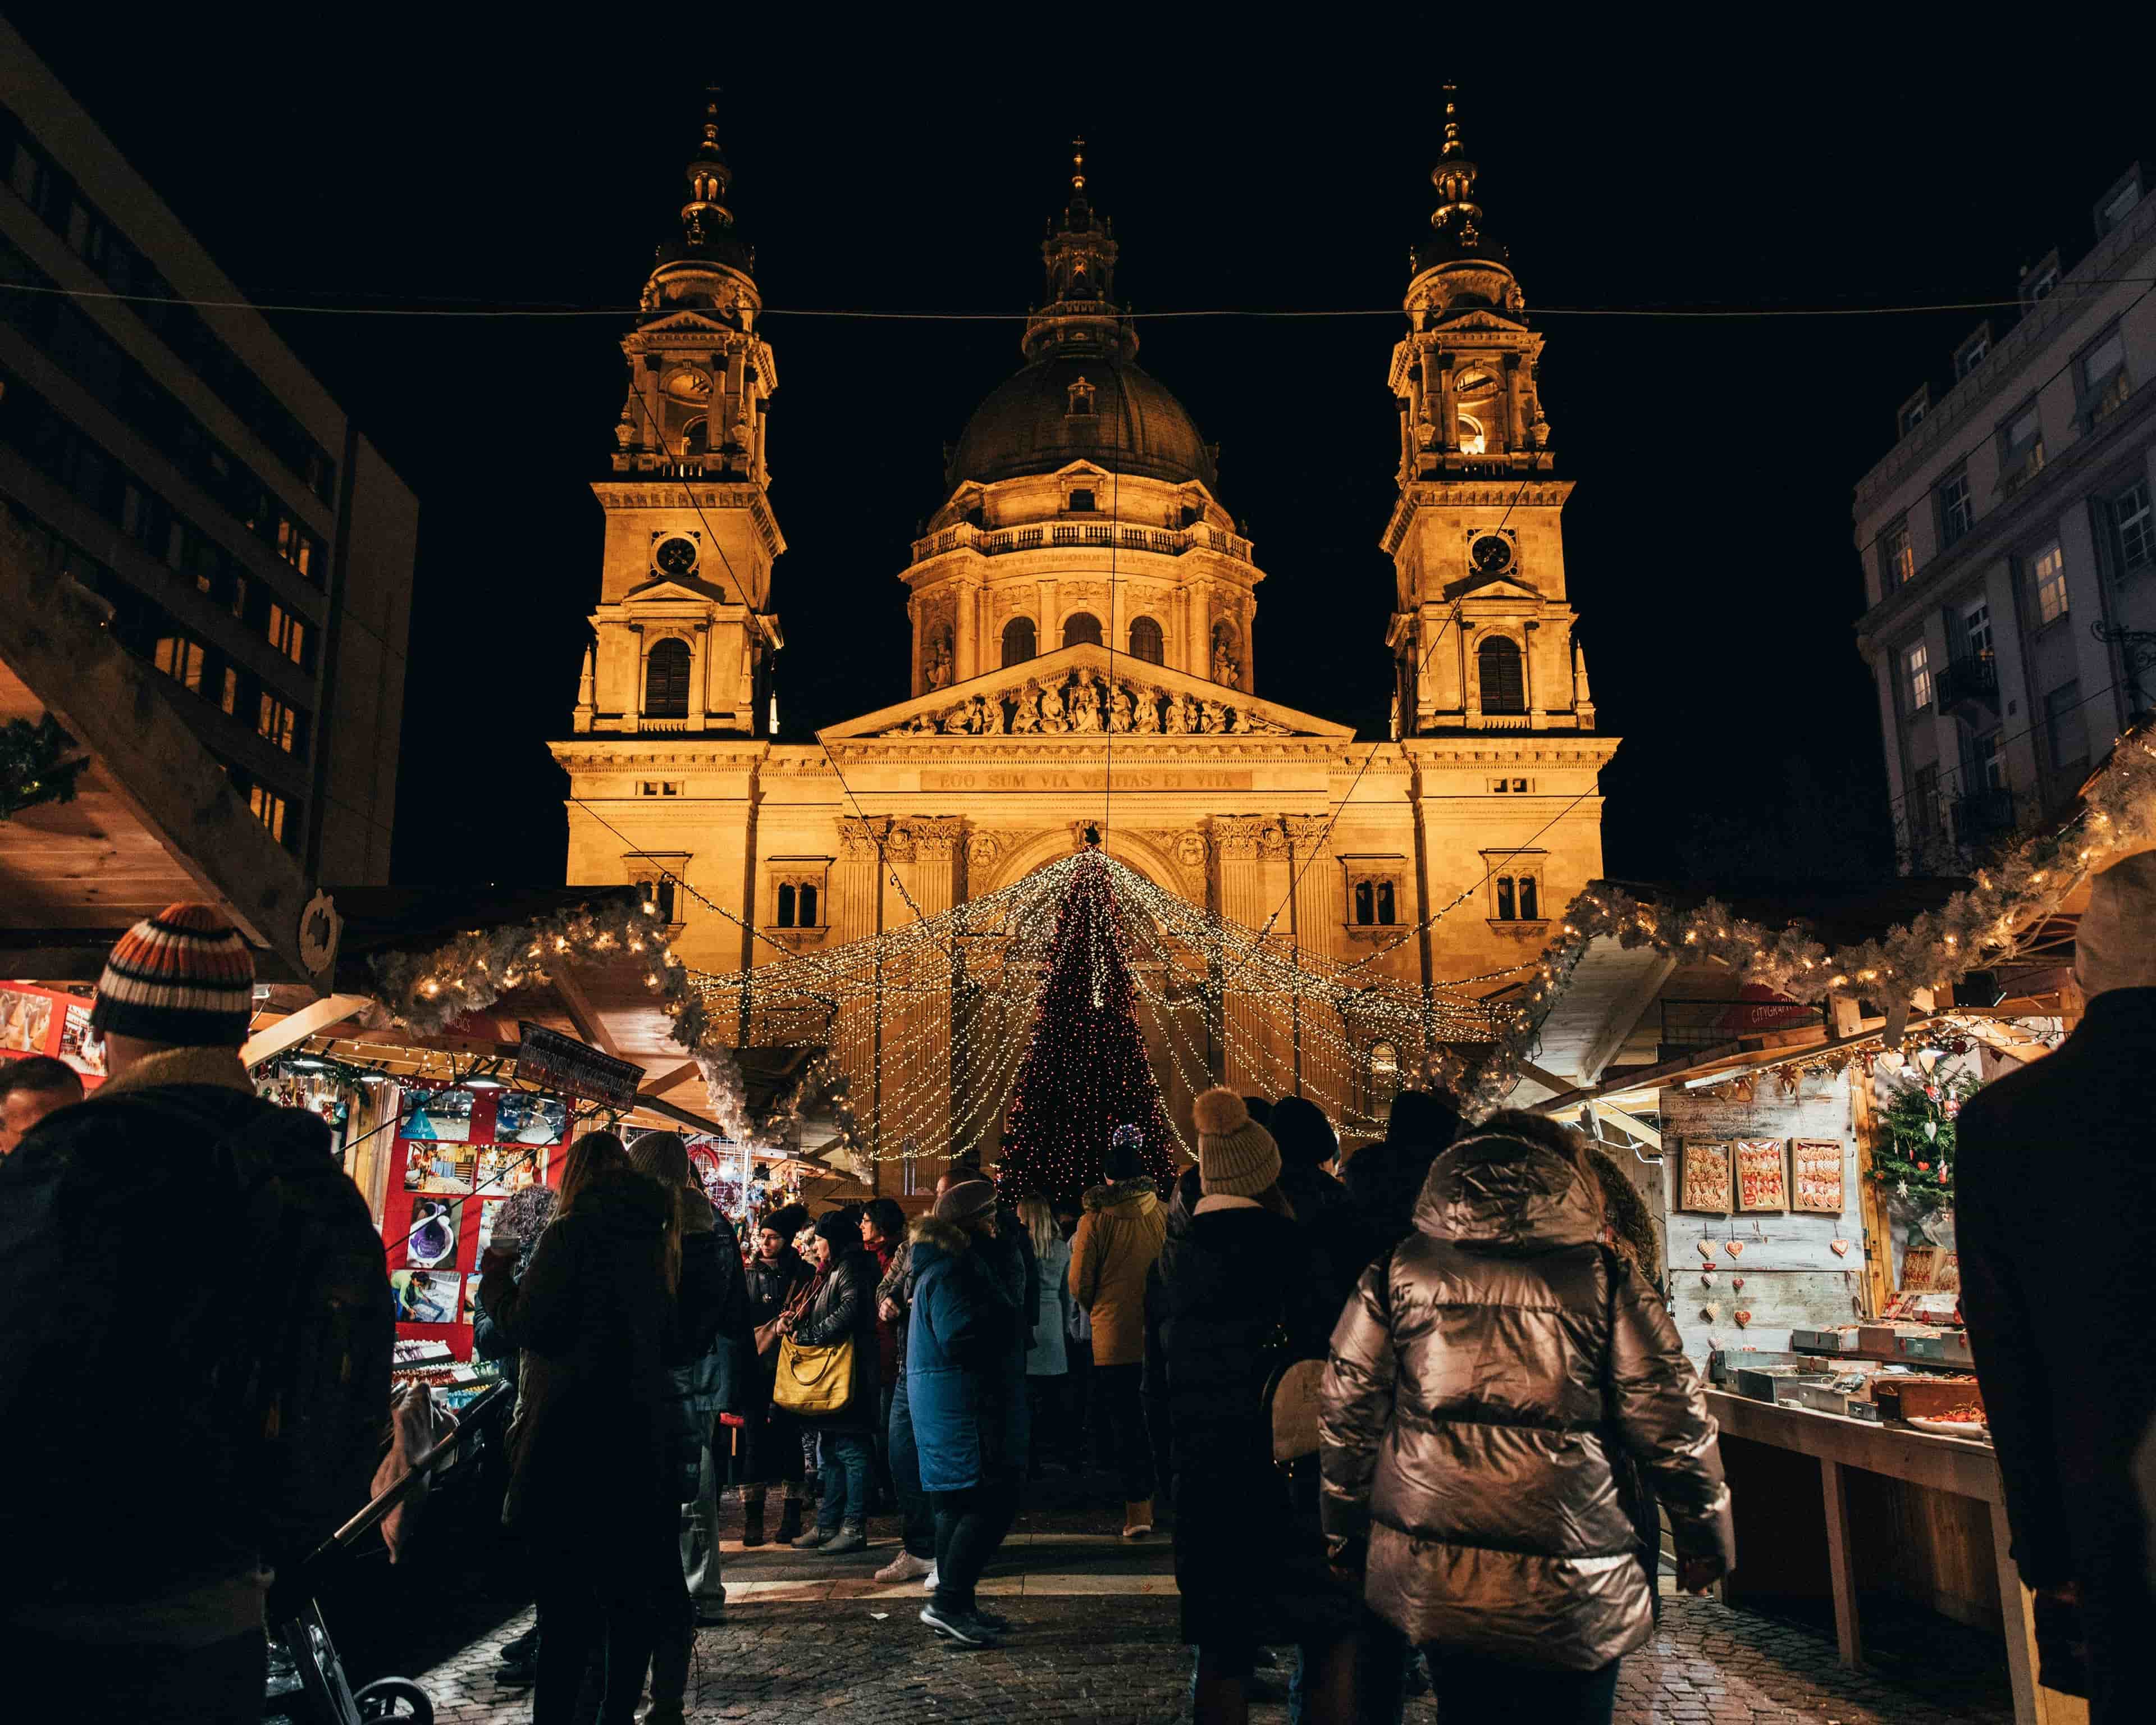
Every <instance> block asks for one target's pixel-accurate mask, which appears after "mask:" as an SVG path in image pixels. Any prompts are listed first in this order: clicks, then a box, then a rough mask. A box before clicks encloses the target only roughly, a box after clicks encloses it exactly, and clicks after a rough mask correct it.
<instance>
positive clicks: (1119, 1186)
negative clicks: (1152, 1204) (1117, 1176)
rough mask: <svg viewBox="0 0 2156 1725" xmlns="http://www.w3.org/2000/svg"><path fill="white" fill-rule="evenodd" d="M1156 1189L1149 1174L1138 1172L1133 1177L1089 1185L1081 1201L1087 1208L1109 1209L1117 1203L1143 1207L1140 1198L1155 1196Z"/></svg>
mask: <svg viewBox="0 0 2156 1725" xmlns="http://www.w3.org/2000/svg"><path fill="white" fill-rule="evenodd" d="M1158 1191H1159V1189H1158V1187H1156V1186H1155V1185H1154V1184H1153V1183H1152V1177H1151V1176H1150V1175H1147V1174H1140V1175H1138V1176H1137V1178H1135V1179H1130V1180H1109V1181H1107V1182H1106V1183H1103V1184H1101V1185H1098V1186H1089V1187H1088V1188H1086V1196H1085V1199H1084V1200H1083V1202H1084V1204H1085V1205H1086V1209H1089V1210H1105V1209H1112V1208H1113V1207H1114V1206H1116V1204H1137V1205H1138V1206H1139V1208H1140V1209H1143V1208H1144V1205H1143V1203H1142V1200H1143V1199H1149V1198H1155V1197H1157V1194H1158Z"/></svg>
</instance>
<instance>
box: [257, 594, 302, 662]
mask: <svg viewBox="0 0 2156 1725" xmlns="http://www.w3.org/2000/svg"><path fill="white" fill-rule="evenodd" d="M265 632H266V633H267V634H268V635H269V644H270V645H271V646H273V647H275V649H277V650H278V651H279V652H280V653H281V654H283V655H285V657H286V658H287V659H289V660H291V661H292V663H293V664H295V665H302V664H305V662H306V650H307V625H306V624H304V623H302V622H300V619H298V618H296V617H295V616H294V615H293V614H291V613H290V611H287V610H286V609H285V608H284V607H283V606H282V605H280V604H278V603H275V601H274V600H273V601H272V602H271V603H270V606H269V625H268V628H267V629H266V631H265Z"/></svg>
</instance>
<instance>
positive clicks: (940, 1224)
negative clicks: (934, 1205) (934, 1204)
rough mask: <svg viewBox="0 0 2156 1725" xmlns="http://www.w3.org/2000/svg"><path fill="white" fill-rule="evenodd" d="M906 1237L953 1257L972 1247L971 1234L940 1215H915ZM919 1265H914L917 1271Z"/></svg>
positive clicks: (914, 1242)
mask: <svg viewBox="0 0 2156 1725" xmlns="http://www.w3.org/2000/svg"><path fill="white" fill-rule="evenodd" d="M906 1239H907V1240H909V1241H911V1243H912V1244H913V1245H916V1246H921V1245H929V1246H934V1247H935V1248H936V1249H937V1250H938V1251H941V1252H944V1253H947V1254H948V1255H950V1256H952V1257H953V1258H955V1257H957V1255H959V1254H960V1253H961V1252H966V1251H970V1250H972V1249H973V1235H970V1234H968V1233H967V1232H966V1230H964V1229H962V1228H961V1227H960V1226H959V1225H958V1224H957V1223H956V1222H947V1221H945V1220H943V1219H942V1217H940V1216H916V1217H915V1218H914V1219H913V1224H912V1225H911V1227H909V1228H908V1229H907V1230H906ZM919 1268H920V1266H918V1265H916V1266H915V1269H916V1271H918V1269H919Z"/></svg>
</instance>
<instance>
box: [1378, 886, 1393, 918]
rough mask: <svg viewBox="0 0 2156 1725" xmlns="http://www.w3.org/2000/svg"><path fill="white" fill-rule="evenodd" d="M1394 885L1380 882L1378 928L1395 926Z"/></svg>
mask: <svg viewBox="0 0 2156 1725" xmlns="http://www.w3.org/2000/svg"><path fill="white" fill-rule="evenodd" d="M1393 908H1394V907H1393V883H1392V882H1391V881H1389V880H1380V881H1379V882H1378V927H1380V928H1390V927H1392V926H1393V922H1394V916H1393Z"/></svg>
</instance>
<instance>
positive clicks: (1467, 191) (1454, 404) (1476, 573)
mask: <svg viewBox="0 0 2156 1725" xmlns="http://www.w3.org/2000/svg"><path fill="white" fill-rule="evenodd" d="M1476 174H1477V169H1476V165H1475V163H1474V162H1471V161H1470V160H1469V159H1468V157H1467V153H1466V148H1465V146H1463V145H1462V144H1461V142H1460V125H1459V120H1458V115H1457V110H1456V105H1455V100H1454V90H1453V86H1451V85H1446V86H1445V145H1444V149H1443V151H1442V152H1441V153H1440V156H1439V158H1438V163H1437V166H1436V167H1435V168H1434V169H1433V170H1432V171H1431V173H1430V180H1431V182H1432V183H1433V184H1434V185H1435V187H1437V193H1438V200H1439V201H1438V206H1437V209H1436V211H1435V213H1434V214H1432V216H1431V217H1430V230H1431V231H1430V238H1429V239H1426V240H1424V241H1423V242H1422V243H1420V244H1418V245H1416V246H1415V247H1414V249H1412V250H1411V252H1410V253H1409V271H1410V274H1409V282H1408V290H1407V297H1406V300H1405V302H1404V310H1405V311H1406V313H1407V318H1408V334H1407V336H1406V338H1405V339H1404V340H1403V341H1400V342H1399V344H1398V345H1397V346H1396V347H1394V349H1393V363H1392V372H1391V377H1390V379H1389V381H1390V383H1391V387H1392V390H1393V393H1394V395H1395V396H1396V397H1397V398H1399V422H1400V460H1399V475H1398V479H1399V492H1400V495H1399V502H1398V503H1397V504H1396V505H1395V506H1394V510H1393V514H1392V519H1391V520H1390V521H1389V522H1387V524H1386V526H1385V532H1384V536H1383V540H1382V541H1381V543H1382V544H1383V547H1384V549H1385V552H1386V554H1387V555H1388V556H1389V557H1391V558H1392V559H1393V564H1394V571H1395V573H1396V593H1395V598H1394V611H1393V619H1392V624H1391V627H1390V628H1389V630H1388V631H1387V634H1386V643H1387V644H1388V645H1389V646H1390V647H1391V648H1392V649H1393V654H1394V663H1395V665H1396V670H1397V682H1396V685H1395V688H1394V697H1393V698H1394V728H1395V731H1396V733H1397V734H1398V735H1399V736H1402V737H1413V736H1424V735H1429V734H1432V733H1437V734H1445V733H1455V734H1456V733H1460V732H1550V731H1592V730H1593V729H1594V701H1593V699H1592V696H1590V694H1589V688H1588V682H1587V663H1586V658H1585V655H1584V652H1583V651H1582V649H1580V647H1579V645H1578V643H1577V642H1576V641H1574V639H1573V623H1574V619H1573V611H1572V608H1571V606H1570V605H1569V604H1568V603H1566V599H1565V577H1564V536H1563V527H1562V525H1561V523H1560V520H1559V517H1560V516H1561V515H1562V513H1563V509H1564V501H1565V499H1566V497H1567V496H1568V495H1569V494H1570V492H1571V490H1572V482H1571V481H1570V480H1565V479H1561V478H1558V476H1557V475H1556V473H1555V470H1554V463H1553V450H1552V449H1551V444H1550V432H1549V422H1548V420H1547V419H1546V418H1544V417H1543V406H1542V394H1541V389H1540V387H1539V381H1538V373H1539V371H1540V368H1541V362H1542V352H1543V337H1542V336H1541V335H1540V333H1539V332H1537V331H1536V330H1535V329H1534V327H1533V326H1532V323H1531V322H1530V321H1529V319H1528V317H1527V300H1526V297H1525V296H1524V295H1522V293H1521V291H1520V285H1519V282H1518V280H1517V279H1516V278H1515V277H1514V275H1513V274H1512V267H1511V265H1510V264H1509V263H1508V262H1507V258H1506V251H1505V248H1504V247H1503V246H1501V245H1500V244H1496V242H1495V241H1494V240H1492V239H1491V238H1490V237H1489V236H1488V235H1487V234H1486V233H1485V232H1484V231H1483V227H1482V207H1481V204H1479V203H1476V201H1475V187H1476Z"/></svg>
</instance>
